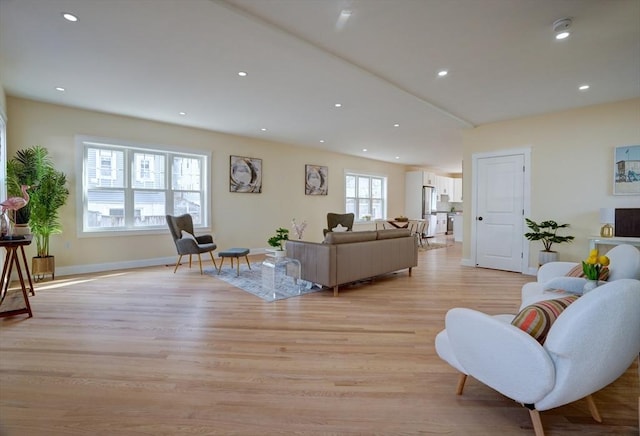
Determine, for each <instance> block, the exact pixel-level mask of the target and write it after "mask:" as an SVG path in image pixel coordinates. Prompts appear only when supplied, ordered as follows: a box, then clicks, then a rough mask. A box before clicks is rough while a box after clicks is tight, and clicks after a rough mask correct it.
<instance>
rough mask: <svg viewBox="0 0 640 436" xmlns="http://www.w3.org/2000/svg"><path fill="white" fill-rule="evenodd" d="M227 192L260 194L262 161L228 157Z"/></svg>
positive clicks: (251, 158)
mask: <svg viewBox="0 0 640 436" xmlns="http://www.w3.org/2000/svg"><path fill="white" fill-rule="evenodd" d="M229 191H230V192H248V193H253V194H259V193H261V192H262V159H256V158H253V157H242V156H230V165H229Z"/></svg>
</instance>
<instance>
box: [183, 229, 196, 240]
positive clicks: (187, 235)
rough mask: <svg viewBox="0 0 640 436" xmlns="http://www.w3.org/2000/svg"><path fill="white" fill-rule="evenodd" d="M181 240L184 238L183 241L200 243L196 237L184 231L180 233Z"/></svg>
mask: <svg viewBox="0 0 640 436" xmlns="http://www.w3.org/2000/svg"><path fill="white" fill-rule="evenodd" d="M180 238H182V239H193V240H194V241H196V242H198V241H197V240H196V237H195V236H193V235H192V234H191V233H189V232H185V231H184V230H181V231H180Z"/></svg>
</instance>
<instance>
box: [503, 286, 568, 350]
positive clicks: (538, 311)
mask: <svg viewBox="0 0 640 436" xmlns="http://www.w3.org/2000/svg"><path fill="white" fill-rule="evenodd" d="M577 299H578V296H577V295H571V296H569V297H564V298H557V299H555V300H545V301H538V302H537V303H534V304H531V305H529V306H527V307H525V308H524V309H522V310H521V311H520V313H518V314H517V315H516V317H515V318H514V319H513V321H511V324H512V325H514V326H516V327H518V328H519V329H520V330H522V331H524V332H526V333H529V334H530V335H531V336H532V337H533V338H534V339H535V340H536V341H538V342H540V344H541V345H542V344H544V341H545V339H547V334H548V333H549V330H550V329H551V326H552V325H553V323H554V321H555V320H556V319H558V317H559V316H560V314H561V313H562V311H563V310H565V309H566V308H567V307H568V306H569V305H570V304H571V303H573V302H574V301H576V300H577Z"/></svg>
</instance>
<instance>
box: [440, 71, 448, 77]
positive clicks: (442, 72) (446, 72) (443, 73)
mask: <svg viewBox="0 0 640 436" xmlns="http://www.w3.org/2000/svg"><path fill="white" fill-rule="evenodd" d="M447 74H449V72H448V71H447V70H442V71H438V76H440V77H444V76H446V75H447Z"/></svg>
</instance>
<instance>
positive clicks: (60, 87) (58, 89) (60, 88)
mask: <svg viewBox="0 0 640 436" xmlns="http://www.w3.org/2000/svg"><path fill="white" fill-rule="evenodd" d="M56 91H60V92H64V88H63V87H62V86H56Z"/></svg>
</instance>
